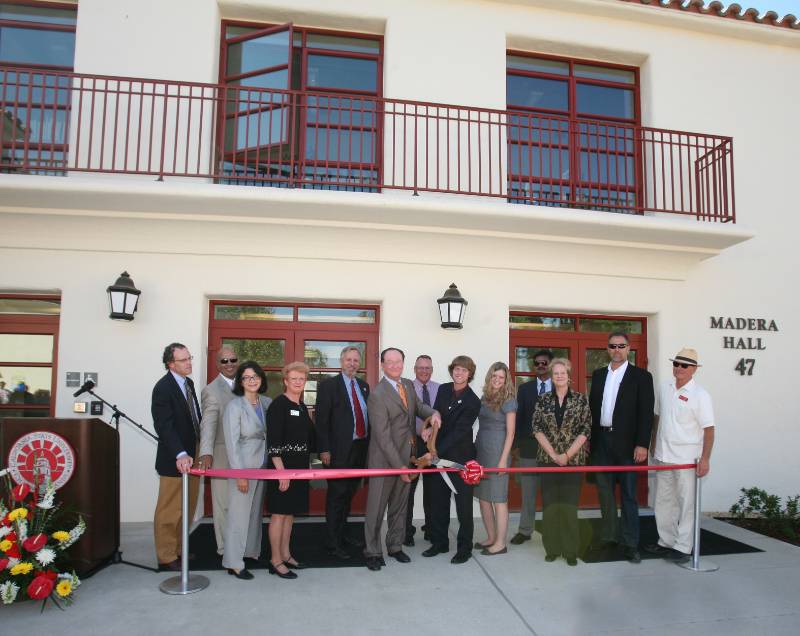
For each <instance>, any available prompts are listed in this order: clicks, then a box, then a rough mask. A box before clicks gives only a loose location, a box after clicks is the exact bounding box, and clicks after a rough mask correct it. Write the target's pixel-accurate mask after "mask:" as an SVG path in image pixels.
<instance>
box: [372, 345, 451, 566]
mask: <svg viewBox="0 0 800 636" xmlns="http://www.w3.org/2000/svg"><path fill="white" fill-rule="evenodd" d="M404 361H405V355H404V354H403V352H402V351H401V350H400V349H395V348H394V347H390V348H388V349H384V350H383V351H382V352H381V368H382V369H383V379H382V380H381V381H380V382H379V383H378V385H377V386H376V387H375V390H374V391H372V392H371V393H370V394H369V398H368V400H367V411H368V412H369V421H370V428H371V435H370V440H369V449H368V450H367V466H368V467H369V468H406V467H407V466H408V463H409V460H410V459H411V448H412V446H411V444H412V440H413V439H414V437H415V435H416V426H415V418H416V417H421V418H423V419H424V418H426V417H431V421H432V422H433V424H434V426H438V425H440V424H441V418H440V417H439V413H437V412H436V411H434V410H433V409H432V408H431V407H430V406H428V405H426V404H423V403H422V402H421V401H420V400H418V399H417V394H416V392H415V391H414V385H413V384H412V382H411V380H406V379H404V378H403V377H402V375H403V362H404ZM410 483H411V478H410V477H409V476H408V475H400V476H396V477H370V480H369V491H368V494H367V513H366V516H365V519H364V539H365V543H366V547H365V548H364V556H366V560H367V567H368V568H369V569H370V570H373V571H377V570H380V569H381V566H382V565H383V551H382V550H381V525H382V522H383V514H384V512H386V510H387V507H388V513H387V517H386V522H387V525H388V529H387V532H386V548H387V551H388V554H389V556H390V557H392V558H394V559H396V560H397V561H399V562H400V563H408V562H409V561H410V560H411V559H410V558H409V556H408V555H407V554H406V553H405V552H403V539H404V538H405V533H406V506H407V505H408V489H409V485H410Z"/></svg>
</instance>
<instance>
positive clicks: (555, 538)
mask: <svg viewBox="0 0 800 636" xmlns="http://www.w3.org/2000/svg"><path fill="white" fill-rule="evenodd" d="M582 477H583V475H582V473H543V474H542V543H543V544H544V551H545V553H546V554H548V555H553V556H564V557H566V558H575V557H577V556H578V499H579V498H580V494H581V478H582Z"/></svg>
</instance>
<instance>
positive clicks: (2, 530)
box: [0, 515, 11, 539]
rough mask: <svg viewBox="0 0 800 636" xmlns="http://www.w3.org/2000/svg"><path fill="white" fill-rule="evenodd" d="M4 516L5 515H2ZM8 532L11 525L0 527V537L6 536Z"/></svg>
mask: <svg viewBox="0 0 800 636" xmlns="http://www.w3.org/2000/svg"><path fill="white" fill-rule="evenodd" d="M3 516H5V515H3ZM9 532H11V526H2V527H0V539H2V538H3V537H4V536H6V535H7V534H8V533H9Z"/></svg>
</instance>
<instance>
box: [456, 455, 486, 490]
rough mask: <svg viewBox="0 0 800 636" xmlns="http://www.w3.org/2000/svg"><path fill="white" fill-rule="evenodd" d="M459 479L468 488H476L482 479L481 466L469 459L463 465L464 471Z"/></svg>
mask: <svg viewBox="0 0 800 636" xmlns="http://www.w3.org/2000/svg"><path fill="white" fill-rule="evenodd" d="M461 479H463V480H464V483H465V484H467V485H468V486H477V485H478V483H479V482H480V480H481V479H483V466H481V465H480V464H479V463H478V462H476V461H475V460H474V459H470V460H469V461H468V462H467V463H466V464H464V470H462V471H461Z"/></svg>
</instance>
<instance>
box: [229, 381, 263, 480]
mask: <svg viewBox="0 0 800 636" xmlns="http://www.w3.org/2000/svg"><path fill="white" fill-rule="evenodd" d="M258 397H259V399H260V400H261V408H263V409H264V415H265V416H266V413H267V409H268V408H269V405H270V403H271V402H272V400H271V399H270V398H268V397H267V396H266V395H259V396H258ZM222 430H223V432H224V435H225V449H226V450H227V453H228V465H229V466H230V467H231V468H263V467H264V466H265V465H266V460H267V428H266V423H265V422H262V421H261V420H260V419H259V418H258V416H257V415H256V412H255V409H253V406H252V405H251V404H250V402H248V401H247V398H246V397H244V396H243V395H234V396H233V399H232V400H231V401H230V402H228V406H227V407H226V408H225V413H224V415H223V418H222Z"/></svg>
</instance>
